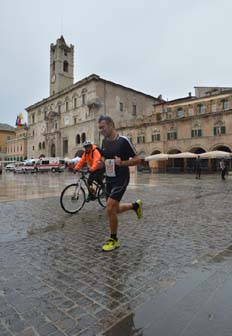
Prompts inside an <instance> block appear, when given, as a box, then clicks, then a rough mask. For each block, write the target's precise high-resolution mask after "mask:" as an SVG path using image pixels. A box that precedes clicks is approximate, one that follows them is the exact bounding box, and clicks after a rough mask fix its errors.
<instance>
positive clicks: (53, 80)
mask: <svg viewBox="0 0 232 336" xmlns="http://www.w3.org/2000/svg"><path fill="white" fill-rule="evenodd" d="M55 81H56V75H55V74H54V75H52V83H55Z"/></svg>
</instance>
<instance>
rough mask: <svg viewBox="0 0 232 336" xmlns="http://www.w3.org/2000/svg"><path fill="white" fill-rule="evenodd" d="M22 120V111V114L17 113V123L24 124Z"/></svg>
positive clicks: (18, 124)
mask: <svg viewBox="0 0 232 336" xmlns="http://www.w3.org/2000/svg"><path fill="white" fill-rule="evenodd" d="M22 121H23V114H22V112H21V113H20V114H18V115H17V118H16V122H15V125H16V126H23V122H22Z"/></svg>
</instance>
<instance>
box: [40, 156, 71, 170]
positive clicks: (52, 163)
mask: <svg viewBox="0 0 232 336" xmlns="http://www.w3.org/2000/svg"><path fill="white" fill-rule="evenodd" d="M35 169H36V171H37V172H49V171H52V172H53V173H55V172H59V173H60V172H63V171H64V170H65V161H64V160H63V159H60V158H41V159H40V160H39V161H38V162H37V163H36V165H35Z"/></svg>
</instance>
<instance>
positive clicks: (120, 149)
mask: <svg viewBox="0 0 232 336" xmlns="http://www.w3.org/2000/svg"><path fill="white" fill-rule="evenodd" d="M101 153H102V156H103V157H104V158H105V159H106V160H107V159H114V158H115V156H118V157H120V158H121V160H122V161H126V160H129V159H130V158H133V157H134V156H136V155H137V153H136V150H135V148H134V146H133V145H132V143H131V142H130V140H129V139H128V138H127V137H125V136H121V135H119V136H118V137H117V139H115V140H113V141H110V140H108V139H107V138H105V139H104V140H103V142H102V148H101ZM115 173H116V177H118V176H121V175H123V174H126V175H128V174H129V168H128V167H126V166H117V165H116V166H115Z"/></svg>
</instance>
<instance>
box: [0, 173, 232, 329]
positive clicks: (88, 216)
mask: <svg viewBox="0 0 232 336" xmlns="http://www.w3.org/2000/svg"><path fill="white" fill-rule="evenodd" d="M30 178H32V177H30ZM58 178H59V177H58ZM63 182H64V181H63ZM63 182H62V183H61V181H59V180H58V183H57V184H59V183H60V184H59V185H60V187H62V186H63ZM132 182H133V181H132ZM135 182H136V183H135ZM135 182H134V183H131V185H130V187H129V189H128V192H127V194H126V195H125V198H124V200H125V201H129V200H134V199H137V198H142V199H143V202H144V215H145V216H144V218H143V219H142V220H141V221H138V220H137V219H136V216H135V214H134V213H133V212H132V211H131V212H128V213H125V214H122V215H121V216H120V228H119V238H120V241H121V247H120V249H118V250H116V251H114V252H112V253H108V254H107V253H103V252H102V251H101V245H102V243H103V242H104V240H105V238H107V235H108V223H107V218H106V215H105V213H104V211H102V210H101V209H100V208H99V206H98V205H97V204H96V202H92V203H89V204H88V205H87V206H86V208H85V210H86V212H85V211H83V210H82V211H81V212H80V213H79V214H77V215H73V216H70V215H68V214H65V213H64V212H63V211H62V210H61V208H60V206H59V198H58V196H56V193H57V190H56V193H55V196H54V197H47V196H46V195H45V197H44V198H38V199H27V200H26V201H25V200H23V199H21V200H16V201H10V202H5V201H4V202H2V203H1V220H0V223H1V226H0V230H1V231H2V232H4V230H6V229H8V235H5V236H4V234H3V235H2V236H4V239H3V238H2V241H1V244H0V335H1V336H2V335H20V336H26V335H37V336H38V335H42V336H43V335H51V336H58V335H65V336H67V335H68V336H77V335H78V336H79V335H82V336H83V335H86V336H88V335H101V334H103V333H104V332H105V331H106V330H109V328H110V327H112V325H114V324H115V323H117V322H120V321H121V320H122V319H123V318H125V317H126V316H128V315H130V314H131V313H133V312H135V311H136V310H137V309H139V307H140V306H142V305H143V304H144V303H147V302H149V301H150V300H151V299H152V298H154V296H157V295H158V294H159V293H162V292H163V291H164V290H165V289H167V288H169V287H171V286H173V284H175V283H176V281H177V280H178V279H182V278H183V276H185V275H186V274H188V273H189V272H191V271H192V270H193V269H196V268H198V267H200V265H202V264H204V265H206V266H207V263H208V262H209V261H210V260H211V259H212V257H213V256H214V255H215V254H217V253H218V252H219V251H221V250H223V249H224V248H225V247H226V246H228V244H229V243H230V241H231V234H232V226H231V215H232V209H231V201H232V199H231V186H232V180H231V179H230V178H229V179H228V180H227V181H226V182H225V183H224V184H223V182H222V181H220V179H219V177H217V176H213V177H212V176H211V177H210V176H209V177H204V179H203V180H202V181H196V180H195V179H193V177H189V176H187V177H185V176H181V177H180V176H178V177H172V176H164V177H158V178H157V176H155V177H154V176H153V177H152V176H145V177H140V178H139V180H137V181H135ZM53 183H55V179H54V180H53ZM34 187H35V186H34ZM17 230H18V234H17ZM15 231H16V232H15ZM22 238H23V239H22ZM120 336H121V335H120Z"/></svg>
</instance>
